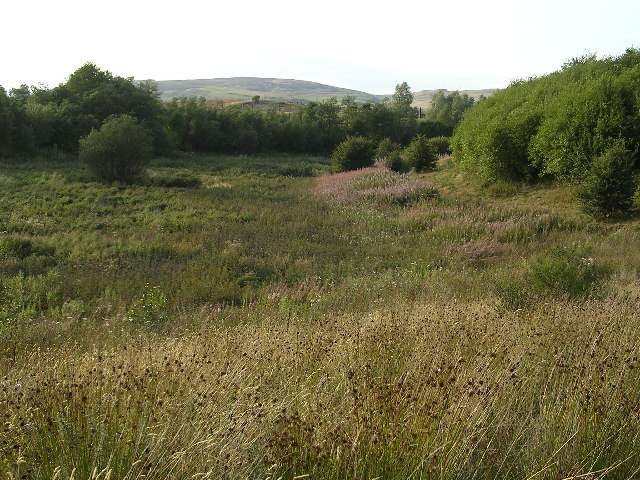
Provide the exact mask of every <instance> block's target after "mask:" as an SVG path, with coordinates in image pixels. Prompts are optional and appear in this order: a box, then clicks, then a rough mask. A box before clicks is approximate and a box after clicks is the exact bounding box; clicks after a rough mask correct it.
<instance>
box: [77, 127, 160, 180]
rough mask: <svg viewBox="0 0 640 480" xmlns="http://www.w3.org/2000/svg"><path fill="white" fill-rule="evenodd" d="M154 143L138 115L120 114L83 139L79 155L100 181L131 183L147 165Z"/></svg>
mask: <svg viewBox="0 0 640 480" xmlns="http://www.w3.org/2000/svg"><path fill="white" fill-rule="evenodd" d="M152 145H153V139H152V137H151V134H150V133H149V131H148V130H147V129H146V128H144V127H143V126H142V125H140V124H139V123H138V121H137V120H136V119H135V118H134V117H132V116H131V115H118V116H113V117H109V118H108V119H107V120H106V121H105V122H104V124H103V125H102V127H101V128H100V129H99V130H93V131H92V132H91V133H90V134H89V135H87V136H86V137H85V138H83V139H81V140H80V151H79V158H80V160H81V161H83V162H85V163H87V164H88V165H89V168H90V169H91V170H92V172H93V173H94V174H95V175H96V177H98V179H99V180H102V181H104V182H115V181H119V182H125V183H130V182H133V181H135V180H137V179H138V178H139V177H140V174H141V173H142V171H143V169H144V167H145V166H146V165H147V163H148V161H149V159H150V158H151V155H152V152H153V146H152Z"/></svg>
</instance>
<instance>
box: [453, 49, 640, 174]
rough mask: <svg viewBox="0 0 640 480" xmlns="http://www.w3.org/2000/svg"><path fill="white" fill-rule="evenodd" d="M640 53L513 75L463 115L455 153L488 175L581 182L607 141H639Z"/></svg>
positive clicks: (635, 146)
mask: <svg viewBox="0 0 640 480" xmlns="http://www.w3.org/2000/svg"><path fill="white" fill-rule="evenodd" d="M639 86H640V58H639V55H638V53H637V51H636V50H633V49H630V50H628V51H627V52H626V53H625V54H624V55H622V56H620V57H613V58H605V59H602V60H598V59H596V58H595V57H593V56H587V57H584V58H580V59H576V60H574V61H572V62H570V63H567V64H566V65H565V66H564V67H563V69H562V70H561V71H558V72H555V73H553V74H550V75H547V76H544V77H540V78H533V79H529V80H522V81H517V82H513V83H512V84H511V85H510V86H509V87H508V88H506V89H505V90H502V91H499V92H497V93H496V95H494V96H492V97H491V98H489V99H487V100H486V101H483V102H480V103H479V104H478V105H477V106H476V107H474V108H473V109H471V110H469V111H468V112H467V114H466V115H465V116H464V119H463V120H462V122H461V123H460V125H459V127H458V128H457V129H456V132H455V134H454V136H453V139H452V151H453V156H454V158H455V159H456V161H458V162H459V163H460V165H461V166H462V167H463V168H464V169H465V170H468V171H472V172H475V173H478V174H480V175H481V176H483V177H485V178H487V179H489V180H496V179H503V180H536V179H539V178H540V177H543V176H551V177H554V178H558V179H562V180H570V181H579V180H581V179H582V177H583V176H584V175H585V174H586V172H587V171H588V170H589V168H590V165H591V163H592V162H593V161H594V159H596V158H598V157H599V156H600V155H601V154H602V153H603V152H604V151H605V150H606V149H607V148H608V147H609V145H610V144H611V141H612V139H617V138H620V139H623V140H624V141H625V142H626V144H627V147H628V148H629V149H630V150H632V151H634V150H637V149H638V147H639V146H640V126H639V125H640V113H638V112H640V108H639V107H640V97H639V96H638V95H637V92H638V88H639Z"/></svg>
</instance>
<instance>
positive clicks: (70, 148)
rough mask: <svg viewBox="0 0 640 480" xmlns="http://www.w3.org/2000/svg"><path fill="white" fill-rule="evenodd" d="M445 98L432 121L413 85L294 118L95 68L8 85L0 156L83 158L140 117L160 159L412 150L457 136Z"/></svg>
mask: <svg viewBox="0 0 640 480" xmlns="http://www.w3.org/2000/svg"><path fill="white" fill-rule="evenodd" d="M455 93H456V94H457V92H455ZM456 98H457V97H456ZM440 100H441V101H440V103H437V102H435V103H434V105H435V106H437V107H438V108H439V109H440V111H438V108H433V109H432V115H431V117H429V115H428V118H427V119H418V118H417V116H416V114H415V110H414V108H413V107H411V102H412V101H413V95H412V93H411V89H410V88H409V86H408V85H407V84H406V83H402V84H400V85H398V86H397V87H396V92H395V93H394V95H392V97H391V98H390V99H388V101H385V102H383V103H371V102H369V103H364V104H358V103H356V102H355V101H354V99H353V98H350V97H346V98H344V99H342V100H341V101H338V100H337V99H335V98H332V99H329V100H326V101H321V102H309V103H307V104H304V105H301V106H300V107H299V108H297V109H294V111H292V112H290V113H283V112H278V111H277V110H276V109H273V110H268V111H262V110H253V109H242V108H234V107H233V106H229V107H227V108H221V107H212V106H210V105H208V104H207V103H206V102H205V100H204V99H203V98H184V99H174V100H173V101H170V102H161V101H160V100H159V93H158V91H157V89H156V87H155V84H154V83H153V82H135V81H134V80H133V78H124V77H120V76H116V75H113V74H111V73H110V72H108V71H105V70H101V69H100V68H99V67H97V66H96V65H94V64H92V63H87V64H85V65H83V66H82V67H80V68H79V69H78V70H76V71H75V72H74V73H72V74H71V75H70V76H69V78H68V80H67V81H66V82H65V83H63V84H60V85H58V86H57V87H54V88H46V87H28V86H26V85H23V86H22V87H20V88H15V89H11V90H10V91H9V92H7V91H6V90H5V89H4V88H2V87H1V86H0V156H11V155H16V154H19V155H25V156H28V155H29V154H32V153H34V152H37V151H39V150H43V149H57V150H60V151H63V152H71V153H75V152H77V151H78V147H79V144H80V140H81V139H83V138H85V137H87V136H88V135H89V134H90V133H91V132H92V131H93V130H97V129H99V128H100V127H101V126H102V125H103V124H104V123H105V121H106V120H107V119H108V118H110V117H113V116H118V115H128V116H130V117H133V118H135V119H136V120H137V122H139V123H140V125H142V126H144V128H145V129H146V130H148V132H149V133H150V135H151V137H152V141H153V154H155V155H168V154H170V153H172V152H174V151H176V150H179V151H185V152H202V153H215V152H222V153H241V154H253V153H265V152H291V153H311V154H328V153H330V152H332V151H333V150H334V149H335V147H336V146H337V145H338V144H339V143H340V142H342V141H343V140H344V139H346V138H347V137H350V136H361V137H365V138H367V139H370V140H372V141H374V142H376V143H377V142H379V141H380V140H382V139H385V138H388V139H391V140H392V141H393V142H396V143H398V144H401V145H408V144H409V142H410V141H411V139H413V138H414V137H415V136H416V135H417V134H423V135H425V136H427V137H435V136H449V135H450V134H451V133H452V131H453V128H454V126H455V123H456V121H457V120H452V119H451V117H452V114H451V113H449V114H447V112H444V114H443V112H442V105H443V104H447V102H449V103H453V97H451V98H450V96H445V95H442V98H440ZM467 100H468V98H467ZM458 103H459V102H458ZM472 103H473V100H472V99H471V103H469V104H468V106H470V105H471V104H472ZM458 111H459V108H458V110H455V109H454V110H453V115H454V116H455V115H458V113H456V112H458ZM447 115H448V116H447ZM456 119H458V117H456Z"/></svg>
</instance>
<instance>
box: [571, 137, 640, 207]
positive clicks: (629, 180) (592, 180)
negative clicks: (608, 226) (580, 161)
mask: <svg viewBox="0 0 640 480" xmlns="http://www.w3.org/2000/svg"><path fill="white" fill-rule="evenodd" d="M633 157H634V155H633V153H632V152H630V151H629V150H627V149H626V148H625V145H624V142H622V141H617V142H615V143H614V144H613V145H612V146H611V147H609V148H608V149H607V150H606V151H605V152H604V153H603V154H602V155H601V156H599V157H598V158H596V159H595V160H594V161H593V163H592V164H591V168H590V169H589V173H588V174H587V176H586V178H585V180H584V181H583V183H582V188H581V189H580V191H579V192H578V198H579V199H580V201H581V202H582V206H583V208H584V210H585V211H586V212H587V213H590V214H592V215H594V216H599V217H609V216H615V215H620V214H623V213H626V212H628V211H629V209H630V208H631V205H632V203H633V194H634V191H635V181H634V177H633V167H634V163H635V161H634V158H633Z"/></svg>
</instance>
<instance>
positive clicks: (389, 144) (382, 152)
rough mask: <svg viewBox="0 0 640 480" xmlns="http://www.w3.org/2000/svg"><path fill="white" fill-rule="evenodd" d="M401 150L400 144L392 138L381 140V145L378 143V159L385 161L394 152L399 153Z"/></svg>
mask: <svg viewBox="0 0 640 480" xmlns="http://www.w3.org/2000/svg"><path fill="white" fill-rule="evenodd" d="M400 148H401V147H400V144H399V143H396V142H394V141H392V140H391V139H390V138H384V139H382V140H380V143H378V147H377V148H376V159H378V160H383V161H384V160H386V159H387V158H389V156H391V155H392V154H393V153H394V152H397V151H399V150H400Z"/></svg>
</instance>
